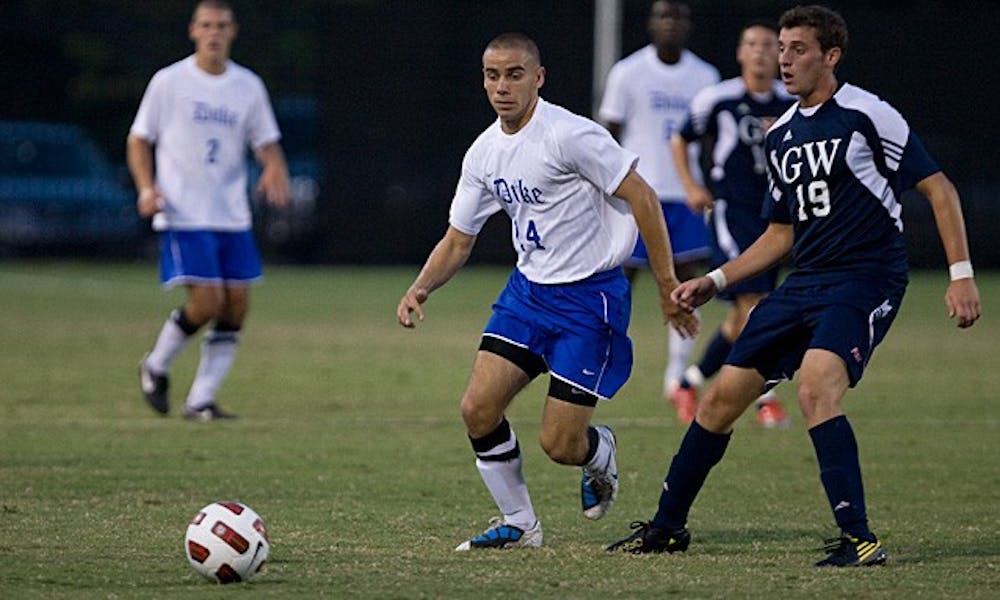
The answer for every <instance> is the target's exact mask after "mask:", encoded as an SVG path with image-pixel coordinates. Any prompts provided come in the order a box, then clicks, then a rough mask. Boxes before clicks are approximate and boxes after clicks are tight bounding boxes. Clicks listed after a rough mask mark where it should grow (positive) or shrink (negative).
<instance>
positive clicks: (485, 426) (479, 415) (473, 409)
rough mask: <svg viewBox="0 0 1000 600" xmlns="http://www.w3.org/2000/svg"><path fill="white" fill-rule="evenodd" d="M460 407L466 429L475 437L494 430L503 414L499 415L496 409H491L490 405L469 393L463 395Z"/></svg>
mask: <svg viewBox="0 0 1000 600" xmlns="http://www.w3.org/2000/svg"><path fill="white" fill-rule="evenodd" d="M460 409H461V412H462V421H463V422H464V423H465V429H466V431H468V433H469V435H470V436H471V437H473V438H480V437H483V436H484V435H487V434H488V433H490V432H492V431H493V430H494V429H496V426H497V424H498V423H499V422H500V419H501V418H502V414H500V415H498V414H497V413H496V412H495V411H492V410H489V408H488V406H486V405H485V404H484V403H483V402H481V401H477V400H476V398H475V397H474V396H472V395H470V394H469V393H466V394H465V396H463V397H462V402H461V404H460Z"/></svg>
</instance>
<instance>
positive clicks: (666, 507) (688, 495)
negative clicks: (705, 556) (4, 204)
mask: <svg viewBox="0 0 1000 600" xmlns="http://www.w3.org/2000/svg"><path fill="white" fill-rule="evenodd" d="M730 437H732V433H712V432H711V431H708V430H707V429H705V428H704V427H702V426H701V425H699V424H698V422H697V421H694V422H692V423H691V427H689V428H688V430H687V433H686V434H684V440H683V441H682V442H681V447H680V448H679V449H678V450H677V454H675V455H674V459H673V461H672V462H671V463H670V470H669V471H667V478H666V479H665V480H664V481H663V491H662V492H660V507H659V509H657V511H656V516H655V517H653V526H654V527H656V528H657V529H663V530H667V531H675V530H677V529H683V528H684V526H685V525H686V524H687V517H688V512H689V511H690V510H691V505H692V504H694V499H695V497H696V496H697V495H698V492H699V491H701V486H702V485H703V484H704V483H705V478H706V477H708V472H709V471H710V470H711V469H712V467H714V466H715V465H716V464H717V463H718V462H719V461H720V460H721V459H722V455H723V454H725V452H726V446H727V445H729V438H730Z"/></svg>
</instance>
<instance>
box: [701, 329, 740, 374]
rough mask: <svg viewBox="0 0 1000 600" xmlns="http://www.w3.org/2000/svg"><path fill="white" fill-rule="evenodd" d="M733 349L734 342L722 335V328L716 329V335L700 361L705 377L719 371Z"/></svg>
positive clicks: (706, 347)
mask: <svg viewBox="0 0 1000 600" xmlns="http://www.w3.org/2000/svg"><path fill="white" fill-rule="evenodd" d="M732 349H733V344H732V342H730V341H729V340H727V339H726V336H724V335H722V330H721V329H717V330H715V335H713V336H712V339H711V340H709V342H708V345H707V346H705V352H704V353H703V354H702V355H701V362H699V363H698V370H699V371H701V374H702V376H703V377H705V378H706V379H708V378H709V377H711V376H712V375H715V374H716V373H718V372H719V369H721V368H722V365H723V364H725V362H726V357H727V356H729V351H730V350H732Z"/></svg>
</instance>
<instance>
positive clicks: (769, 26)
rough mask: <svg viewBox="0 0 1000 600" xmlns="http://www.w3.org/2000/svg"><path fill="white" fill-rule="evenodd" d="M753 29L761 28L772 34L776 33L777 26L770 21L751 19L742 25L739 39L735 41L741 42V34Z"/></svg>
mask: <svg viewBox="0 0 1000 600" xmlns="http://www.w3.org/2000/svg"><path fill="white" fill-rule="evenodd" d="M754 27H763V28H764V29H770V30H771V31H773V32H774V33H778V26H777V25H776V24H775V22H774V21H772V20H770V19H753V20H751V21H747V22H746V23H744V24H743V27H740V39H738V40H736V41H737V42H740V41H743V34H744V33H746V30H747V29H753V28H754Z"/></svg>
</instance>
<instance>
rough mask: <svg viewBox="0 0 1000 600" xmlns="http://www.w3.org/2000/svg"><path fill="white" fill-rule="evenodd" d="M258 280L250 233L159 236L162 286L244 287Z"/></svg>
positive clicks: (257, 262)
mask: <svg viewBox="0 0 1000 600" xmlns="http://www.w3.org/2000/svg"><path fill="white" fill-rule="evenodd" d="M260 277H261V262H260V254H259V253H258V252H257V244H256V243H255V242H254V239H253V233H252V232H250V231H205V230H194V231H181V230H168V231H163V232H161V233H160V281H161V282H162V283H163V285H164V286H165V287H171V286H174V285H178V284H183V285H189V284H194V285H216V284H218V285H246V284H250V283H253V282H254V281H257V280H258V279H260Z"/></svg>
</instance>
